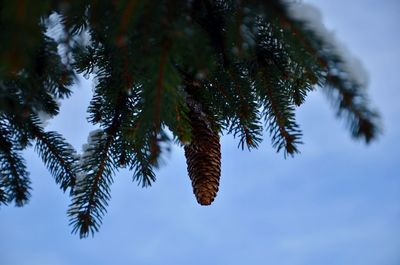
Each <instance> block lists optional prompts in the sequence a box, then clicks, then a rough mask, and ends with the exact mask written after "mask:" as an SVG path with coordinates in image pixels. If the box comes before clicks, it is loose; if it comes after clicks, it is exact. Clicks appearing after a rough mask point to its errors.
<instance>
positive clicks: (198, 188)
mask: <svg viewBox="0 0 400 265" xmlns="http://www.w3.org/2000/svg"><path fill="white" fill-rule="evenodd" d="M187 103H188V107H189V110H190V111H189V115H188V116H189V119H190V123H191V126H192V139H191V142H190V143H189V144H187V145H185V156H186V163H187V168H188V173H189V177H190V179H191V181H192V186H193V193H194V194H195V196H196V199H197V202H198V203H199V204H201V205H210V204H211V203H212V202H213V201H214V198H215V197H216V196H217V192H218V186H219V178H220V175H221V146H220V143H219V135H218V133H217V132H214V131H213V130H212V128H211V125H210V122H209V120H208V119H207V116H206V115H205V113H204V112H202V111H201V106H200V104H199V103H197V102H195V101H194V100H193V99H189V100H187Z"/></svg>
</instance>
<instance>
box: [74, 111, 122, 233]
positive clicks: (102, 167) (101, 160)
mask: <svg viewBox="0 0 400 265" xmlns="http://www.w3.org/2000/svg"><path fill="white" fill-rule="evenodd" d="M117 127H118V119H115V120H114V121H113V123H112V125H111V126H110V127H109V128H107V130H105V131H104V132H103V131H102V130H99V131H95V132H94V133H92V135H91V136H90V137H89V141H90V142H89V144H88V146H87V148H86V150H85V151H86V153H85V154H84V156H83V157H82V162H81V163H82V165H81V170H82V172H81V175H80V178H79V179H78V180H77V183H76V188H75V191H74V194H73V197H72V202H71V204H70V207H69V210H68V215H69V217H70V218H71V219H70V224H71V225H72V226H73V229H72V232H73V233H77V232H79V236H80V237H81V238H82V237H87V236H88V235H89V234H90V233H91V234H92V235H93V234H94V232H96V231H98V229H99V226H100V224H101V219H102V217H103V215H104V214H105V212H106V208H105V207H106V206H107V205H108V200H109V199H110V185H111V184H112V182H113V179H112V175H113V173H114V170H115V169H116V167H117V165H116V161H114V160H113V156H112V153H111V146H112V143H113V141H114V137H115V134H116V130H117Z"/></svg>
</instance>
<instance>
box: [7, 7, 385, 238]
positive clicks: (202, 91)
mask: <svg viewBox="0 0 400 265" xmlns="http://www.w3.org/2000/svg"><path fill="white" fill-rule="evenodd" d="M293 8H294V7H293V4H291V3H288V2H287V1H278V0H274V1H272V0H271V1H257V0H249V1H240V0H235V1H222V0H217V1H211V0H185V1H183V0H176V1H165V0H162V1H129V0H118V1H91V0H84V1H67V0H58V1H56V0H43V1H4V0H1V1H0V33H1V34H0V43H1V46H0V203H3V204H7V203H11V202H14V203H15V205H17V206H22V205H24V204H25V203H26V202H27V201H28V199H29V196H30V193H29V192H30V178H29V174H28V172H27V170H26V165H25V161H24V159H23V158H22V157H21V151H22V150H24V149H25V148H27V147H30V146H32V145H34V148H35V150H36V152H37V153H38V155H39V156H40V157H41V158H42V160H43V162H44V164H45V165H46V166H47V167H48V169H49V171H50V173H51V174H52V175H53V177H54V179H55V181H56V183H57V184H58V185H59V186H60V187H61V189H62V190H63V191H67V190H68V191H69V193H70V195H71V198H72V199H71V205H70V208H69V210H68V215H69V217H70V218H71V219H70V220H71V224H72V226H73V231H74V232H78V233H79V235H80V236H81V237H85V236H87V235H88V234H90V233H94V232H95V231H97V230H98V229H99V226H100V224H101V219H102V217H103V215H104V214H105V212H106V206H107V203H108V200H109V199H110V186H111V184H112V182H113V177H114V175H115V173H116V172H117V171H118V169H119V168H128V169H130V170H132V171H133V180H135V181H138V183H140V184H141V185H142V186H143V187H146V186H150V185H151V184H152V182H153V181H155V173H154V169H155V168H156V167H157V166H158V162H159V158H160V156H161V154H162V152H163V148H162V146H165V144H173V143H175V144H178V145H181V146H183V147H184V149H185V156H186V159H187V165H188V173H189V176H190V179H191V181H192V185H193V191H194V193H195V195H196V198H197V201H198V202H199V203H200V204H203V205H208V204H210V203H211V202H212V201H213V200H214V198H215V196H216V194H217V191H218V185H219V177H220V167H221V153H220V142H219V141H220V135H221V134H222V133H227V134H229V133H231V134H233V135H234V136H235V137H237V138H238V143H239V147H240V148H242V149H243V148H245V147H247V148H248V149H252V148H257V147H258V145H259V143H260V141H261V140H262V135H263V131H264V129H266V130H267V131H268V132H269V134H270V136H271V139H272V145H273V146H274V147H275V148H276V150H277V151H282V152H283V154H284V156H285V157H286V156H288V155H289V156H293V155H294V154H296V153H298V152H299V149H298V148H299V144H301V136H302V133H301V130H300V128H299V125H298V124H297V123H296V119H295V109H296V107H298V106H300V105H301V104H303V102H304V101H305V98H306V96H307V94H308V92H310V91H312V90H314V89H316V88H318V89H321V90H323V91H326V92H327V93H326V94H327V96H328V98H329V99H330V100H332V102H333V103H334V107H335V108H336V111H337V113H338V115H339V116H340V117H343V118H344V119H345V120H346V121H347V123H348V125H349V128H350V131H351V135H352V136H353V137H355V138H361V139H363V140H365V142H367V143H369V142H370V141H371V140H373V139H374V138H375V137H376V136H377V135H378V134H379V126H378V125H379V116H378V114H377V112H376V111H375V110H373V109H371V108H370V103H369V100H368V98H367V96H366V91H365V89H364V87H365V83H363V82H362V80H360V79H357V78H355V76H354V75H353V74H352V69H351V68H349V67H348V64H347V63H346V62H347V61H346V60H347V59H348V58H345V57H344V56H342V55H341V54H340V52H338V51H337V47H335V45H333V44H332V43H331V42H330V41H329V40H328V39H327V38H324V36H323V34H321V31H319V30H318V28H315V27H313V26H312V25H310V24H309V22H307V21H305V20H302V19H301V18H299V17H298V16H296V14H295V12H293ZM76 74H84V75H91V76H92V77H93V82H94V83H95V87H94V95H93V98H92V100H91V102H90V106H89V108H88V112H89V121H90V122H91V123H92V124H94V125H98V126H99V128H100V129H99V130H96V131H94V132H92V133H91V134H90V135H89V142H88V143H87V144H86V145H85V148H84V149H85V150H84V152H83V154H77V153H76V152H75V150H74V149H73V147H72V146H71V145H69V144H68V143H66V141H65V139H64V138H63V137H62V136H61V135H60V134H59V133H57V132H52V131H46V130H45V129H44V125H43V118H44V117H45V116H49V117H52V116H55V115H57V114H58V112H59V106H58V104H57V101H58V100H60V99H63V98H68V97H69V96H70V95H71V93H72V91H71V90H70V87H71V85H72V84H74V83H75V82H76Z"/></svg>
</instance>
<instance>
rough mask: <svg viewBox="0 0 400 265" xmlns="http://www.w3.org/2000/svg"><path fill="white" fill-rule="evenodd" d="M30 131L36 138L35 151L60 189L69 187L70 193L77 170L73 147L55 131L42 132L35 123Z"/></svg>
mask: <svg viewBox="0 0 400 265" xmlns="http://www.w3.org/2000/svg"><path fill="white" fill-rule="evenodd" d="M32 132H33V134H34V136H35V138H36V144H35V151H36V152H37V153H38V155H39V156H40V157H41V158H42V160H43V162H44V164H45V165H46V166H47V168H48V169H49V171H50V172H51V174H52V175H53V177H54V179H55V181H56V183H57V184H59V185H60V187H61V189H62V190H63V191H66V190H67V189H68V188H70V192H71V194H72V193H73V189H74V186H75V183H76V176H77V172H78V168H77V167H78V158H77V154H76V152H75V150H74V148H73V147H72V146H71V145H70V144H67V143H66V142H65V139H64V138H63V137H62V136H61V135H60V134H58V133H57V132H53V131H50V132H44V131H43V130H42V129H41V128H40V127H38V126H35V125H32Z"/></svg>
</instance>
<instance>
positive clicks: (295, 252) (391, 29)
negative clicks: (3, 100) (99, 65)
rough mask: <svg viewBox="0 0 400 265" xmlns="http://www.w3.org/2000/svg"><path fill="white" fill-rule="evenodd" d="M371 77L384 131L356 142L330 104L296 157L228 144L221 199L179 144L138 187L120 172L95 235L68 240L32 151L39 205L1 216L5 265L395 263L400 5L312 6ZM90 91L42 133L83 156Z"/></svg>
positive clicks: (399, 256) (399, 245)
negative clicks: (191, 169)
mask: <svg viewBox="0 0 400 265" xmlns="http://www.w3.org/2000/svg"><path fill="white" fill-rule="evenodd" d="M304 2H306V3H312V4H314V5H315V6H317V7H318V8H319V9H320V11H321V13H322V17H323V21H324V23H325V24H326V26H327V28H329V29H331V30H333V31H334V32H335V35H336V36H337V38H338V39H340V40H341V41H342V42H343V43H345V44H346V46H347V47H348V48H349V50H350V51H351V52H352V54H353V55H354V56H356V57H358V58H360V59H361V60H362V62H363V64H364V66H365V68H366V70H367V71H368V72H369V95H370V97H371V100H372V104H373V105H374V106H376V107H377V108H378V109H379V110H380V112H381V115H382V117H383V125H384V126H383V128H384V133H383V135H382V136H381V137H380V138H379V139H378V141H376V142H373V143H372V144H371V145H369V146H366V145H365V144H364V143H362V142H358V141H354V140H353V139H351V137H350V133H349V131H348V130H347V128H346V127H345V124H344V121H341V120H338V119H337V118H336V117H335V112H334V110H333V109H332V108H331V106H330V104H329V102H328V101H327V100H326V98H325V96H324V95H323V94H322V93H320V92H318V91H315V92H312V93H311V94H310V95H309V96H308V99H307V101H306V103H305V104H304V105H303V106H301V107H300V108H299V110H298V112H297V119H298V122H299V123H300V125H301V128H302V129H303V133H304V138H303V140H304V145H302V146H301V154H300V155H297V156H295V158H289V159H286V160H285V159H284V158H283V154H281V153H279V154H277V153H276V152H275V150H274V149H273V148H272V147H271V144H270V140H269V138H268V136H267V135H266V137H265V140H264V142H263V144H262V145H261V146H260V148H259V149H258V150H255V151H251V152H248V151H241V150H239V149H237V141H236V140H234V139H233V138H232V137H231V136H224V137H223V138H222V177H221V182H220V191H219V193H218V196H217V198H216V200H215V202H214V203H213V205H212V206H209V207H203V206H199V205H198V204H197V203H196V200H195V198H194V195H193V193H192V188H191V183H190V180H189V177H188V176H187V172H186V164H185V158H184V155H183V150H182V149H180V148H179V147H176V148H174V149H173V150H172V152H171V153H170V154H168V155H167V156H166V157H165V165H164V166H162V167H161V169H160V170H158V171H157V181H156V182H155V183H154V184H153V186H152V187H150V188H147V189H143V188H141V187H139V186H137V185H136V183H132V173H130V172H128V171H120V172H119V173H117V175H116V176H115V178H114V180H115V182H114V184H113V185H112V199H111V201H110V204H109V207H108V212H107V214H106V216H105V217H104V219H103V225H102V226H101V229H100V232H98V233H97V234H95V236H94V237H89V238H87V239H79V237H78V236H77V235H75V234H71V227H70V226H69V225H68V217H67V215H66V211H67V207H68V205H69V198H68V196H67V194H63V193H62V192H61V191H60V190H59V189H58V187H57V185H56V184H55V183H54V180H53V179H52V177H51V176H50V174H49V173H48V171H47V170H46V168H45V167H44V166H43V164H42V162H41V160H40V159H39V158H38V157H37V155H36V154H35V153H34V152H33V150H28V151H27V152H25V158H26V161H27V164H28V169H29V171H30V172H31V179H32V187H33V191H32V198H31V200H30V202H29V204H28V205H26V206H25V207H23V208H16V207H14V206H8V207H2V208H0V264H1V265H67V264H74V265H80V264H96V265H105V264H146V265H147V264H149V265H152V264H178V265H179V264H194V265H196V264H231V265H236V264H238V265H239V264H250V265H261V264H274V265H306V264H307V265H320V264H323V265H343V264H352V265H398V264H400V169H399V167H400V163H399V162H400V161H399V158H400V151H399V149H400V142H399V140H398V136H399V135H400V123H399V116H400V104H398V98H399V97H400V90H399V82H398V75H399V69H400V49H399V48H398V47H400V35H399V33H400V32H399V25H400V18H399V16H398V14H399V13H400V2H399V1H398V0H382V1H376V0H353V1H347V0H336V1H327V0H325V1H324V0H308V1H304ZM91 88H92V85H91V84H90V82H89V81H88V80H85V79H82V80H81V82H80V85H79V86H77V87H75V88H74V95H73V96H72V97H71V98H70V99H69V100H67V101H64V102H62V108H61V114H60V115H59V116H57V117H56V118H55V119H53V120H51V121H50V124H49V126H48V127H47V129H49V130H58V131H59V132H61V133H62V134H63V135H64V136H65V137H66V138H67V140H68V141H69V142H70V143H71V144H72V145H73V146H74V147H75V148H76V149H77V150H81V146H82V144H84V143H85V142H86V138H87V134H88V132H89V131H91V130H93V129H94V128H93V127H91V126H90V125H89V124H88V123H87V122H86V116H87V115H86V108H87V106H88V104H89V100H90V95H91Z"/></svg>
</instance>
